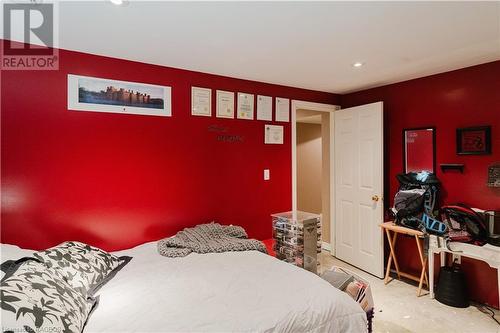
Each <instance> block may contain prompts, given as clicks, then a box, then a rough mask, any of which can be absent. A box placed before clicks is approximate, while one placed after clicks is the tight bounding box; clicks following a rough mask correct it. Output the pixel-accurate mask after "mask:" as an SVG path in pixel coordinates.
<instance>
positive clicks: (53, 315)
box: [0, 258, 95, 333]
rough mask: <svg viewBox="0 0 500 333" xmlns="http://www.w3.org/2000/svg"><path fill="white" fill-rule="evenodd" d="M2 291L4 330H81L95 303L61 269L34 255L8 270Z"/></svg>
mask: <svg viewBox="0 0 500 333" xmlns="http://www.w3.org/2000/svg"><path fill="white" fill-rule="evenodd" d="M12 271H14V272H12ZM0 294H1V295H0V297H1V307H2V324H1V325H2V332H28V333H34V332H65V333H70V332H75V333H76V332H81V331H82V330H83V327H84V325H85V323H86V321H87V318H88V316H89V313H90V312H91V310H92V308H93V307H94V305H95V299H93V298H87V297H84V296H83V295H82V294H81V293H79V292H77V291H76V290H74V289H73V288H71V286H70V285H69V284H68V283H67V282H66V281H65V280H64V278H63V276H62V275H61V274H60V273H58V271H56V270H52V269H48V268H47V267H46V266H45V265H44V264H42V263H40V262H38V261H36V260H35V259H32V258H28V259H23V260H19V261H18V263H17V264H16V267H13V268H12V269H11V270H10V271H9V272H7V274H6V275H5V276H4V277H3V279H2V280H1V287H0Z"/></svg>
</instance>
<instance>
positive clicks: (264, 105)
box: [257, 95, 273, 121]
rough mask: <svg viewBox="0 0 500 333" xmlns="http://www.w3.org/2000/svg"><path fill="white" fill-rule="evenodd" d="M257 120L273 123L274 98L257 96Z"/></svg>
mask: <svg viewBox="0 0 500 333" xmlns="http://www.w3.org/2000/svg"><path fill="white" fill-rule="evenodd" d="M257 120H265V121H273V98H272V97H271V96H262V95H257Z"/></svg>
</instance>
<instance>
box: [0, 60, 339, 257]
mask: <svg viewBox="0 0 500 333" xmlns="http://www.w3.org/2000/svg"><path fill="white" fill-rule="evenodd" d="M59 56H60V70H58V71H3V72H2V73H1V75H2V77H1V95H2V100H1V107H2V110H1V121H2V123H1V129H2V133H1V138H2V142H1V148H2V151H1V155H2V156H1V157H2V170H1V175H2V181H1V185H2V215H1V217H2V230H1V240H2V242H4V243H13V244H17V245H19V246H22V247H27V248H34V249H42V248H45V247H48V246H52V245H55V244H57V243H59V242H62V241H65V240H70V239H75V240H80V241H84V242H88V243H90V244H93V245H96V246H99V247H102V248H104V249H107V250H117V249H123V248H127V247H130V246H133V245H137V244H140V243H142V242H145V241H151V240H156V239H159V238H162V237H165V236H168V235H172V234H174V233H175V232H177V231H178V230H180V229H182V228H183V227H186V226H192V225H195V224H199V223H204V222H210V221H212V220H216V221H219V222H221V223H225V224H229V223H233V224H238V225H242V226H243V227H245V228H246V230H247V231H248V233H249V235H250V236H251V237H256V238H259V239H265V238H270V237H271V222H270V217H269V214H271V213H274V212H279V211H286V210H289V209H291V147H290V145H291V142H290V124H289V123H279V124H281V125H284V130H285V143H284V144H283V145H264V124H265V123H268V122H264V121H258V120H253V121H248V120H237V119H235V120H228V119H218V118H215V90H216V89H221V90H228V91H234V92H247V93H252V94H256V95H257V94H262V95H268V96H273V97H286V98H290V99H298V100H306V101H313V102H322V103H331V104H338V97H337V96H336V95H334V94H329V93H323V92H316V91H310V90H304V89H297V88H290V87H284V86H278V85H272V84H266V83H259V82H253V81H246V80H239V79H234V78H229V77H222V76H217V75H209V74H203V73H198V72H192V71H186V70H180V69H173V68H167V67H160V66H154V65H149V64H144V63H138V62H131V61H125V60H119V59H113V58H108V57H101V56H95V55H89V54H84V53H78V52H71V51H65V50H60V53H59ZM68 73H71V74H78V75H87V76H95V77H102V78H110V79H118V80H124V81H135V82H144V83H151V84H159V85H167V86H171V87H172V101H173V102H172V103H173V104H172V113H173V116H172V117H171V118H165V117H155V116H140V115H122V114H113V113H96V112H75V111H68V110H67V74H68ZM192 85H194V86H200V87H207V88H212V89H213V96H212V99H213V105H212V113H213V114H214V116H212V117H211V118H208V117H195V116H191V114H190V104H191V86H192ZM211 125H217V126H221V127H224V128H225V129H226V132H225V133H224V134H229V135H240V136H242V137H243V142H241V143H230V142H220V141H218V140H217V136H218V135H219V134H221V133H217V132H211V131H209V129H208V127H209V126H211ZM265 168H269V169H270V170H271V180H270V181H264V180H263V170H264V169H265Z"/></svg>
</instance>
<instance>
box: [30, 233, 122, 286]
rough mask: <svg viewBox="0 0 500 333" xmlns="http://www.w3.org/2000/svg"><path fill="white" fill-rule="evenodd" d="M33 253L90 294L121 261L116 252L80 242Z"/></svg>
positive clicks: (63, 244) (71, 282) (73, 284)
mask: <svg viewBox="0 0 500 333" xmlns="http://www.w3.org/2000/svg"><path fill="white" fill-rule="evenodd" d="M33 256H34V257H35V258H37V259H38V260H40V261H41V262H43V263H44V264H45V265H46V266H47V267H48V268H53V269H57V270H58V271H59V272H60V273H61V274H62V276H63V277H64V279H65V280H66V282H68V283H69V285H70V286H71V287H73V288H74V289H75V290H77V291H79V292H81V293H82V294H83V295H87V294H92V293H93V292H94V291H95V289H96V288H98V287H99V286H100V285H101V284H102V283H103V282H105V281H106V280H107V277H108V275H109V274H111V273H112V272H113V270H114V269H116V268H118V267H119V266H120V264H121V263H122V260H121V259H120V258H118V257H117V256H114V255H112V254H110V253H108V252H106V251H103V250H101V249H99V248H96V247H93V246H90V245H87V244H84V243H80V242H64V243H62V244H59V245H57V246H55V247H52V248H50V249H47V250H45V251H40V252H36V253H34V254H33Z"/></svg>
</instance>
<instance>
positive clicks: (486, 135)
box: [457, 126, 491, 155]
mask: <svg viewBox="0 0 500 333" xmlns="http://www.w3.org/2000/svg"><path fill="white" fill-rule="evenodd" d="M457 154H459V155H487V154H491V126H478V127H466V128H457Z"/></svg>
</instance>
